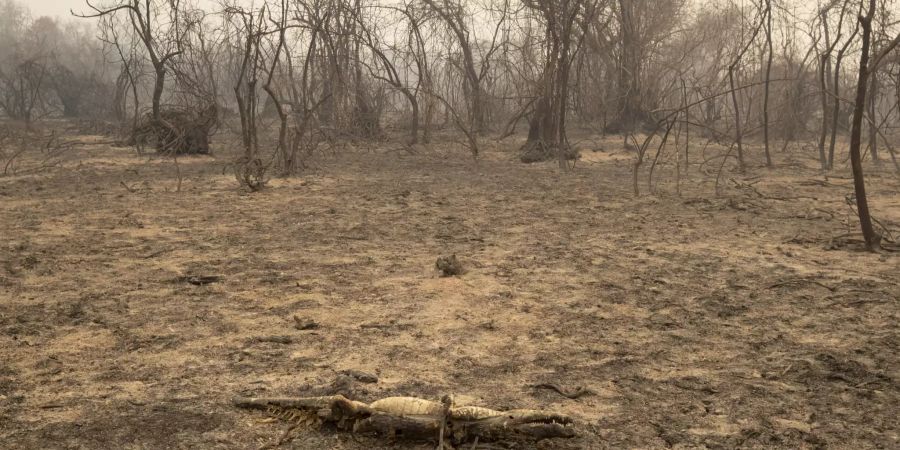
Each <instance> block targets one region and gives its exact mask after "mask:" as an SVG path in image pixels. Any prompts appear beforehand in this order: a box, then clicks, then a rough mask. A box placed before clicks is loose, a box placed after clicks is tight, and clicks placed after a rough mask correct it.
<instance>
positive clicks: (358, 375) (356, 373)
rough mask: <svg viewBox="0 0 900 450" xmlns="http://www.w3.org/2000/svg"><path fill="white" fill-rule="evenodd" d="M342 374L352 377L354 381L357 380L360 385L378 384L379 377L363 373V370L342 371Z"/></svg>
mask: <svg viewBox="0 0 900 450" xmlns="http://www.w3.org/2000/svg"><path fill="white" fill-rule="evenodd" d="M341 373H342V374H344V375H347V376H349V377H351V378H353V379H354V380H356V381H359V382H360V383H366V384H371V383H377V382H378V376H377V375H373V374H371V373H368V372H363V371H361V370H356V369H347V370H343V371H341Z"/></svg>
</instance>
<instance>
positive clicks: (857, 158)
mask: <svg viewBox="0 0 900 450" xmlns="http://www.w3.org/2000/svg"><path fill="white" fill-rule="evenodd" d="M874 15H875V0H869V10H868V13H867V14H866V15H865V16H860V17H859V24H860V25H861V26H862V29H863V35H862V52H861V54H860V57H859V77H858V79H857V82H856V104H855V105H854V108H853V122H852V127H851V128H850V164H851V166H852V167H853V186H854V189H855V191H856V206H857V211H858V212H859V224H860V227H861V228H862V234H863V238H864V239H865V241H866V248H867V249H868V250H869V251H875V250H876V249H878V247H879V244H880V241H881V238H880V236H878V235H877V234H876V233H875V228H874V227H873V225H872V217H871V215H870V214H869V202H868V199H867V198H866V183H865V179H864V178H863V168H862V156H861V154H860V141H861V138H862V120H863V113H864V112H865V107H866V89H867V88H868V86H869V82H868V78H869V67H868V66H869V45H870V42H869V41H870V40H871V37H872V17H873V16H874Z"/></svg>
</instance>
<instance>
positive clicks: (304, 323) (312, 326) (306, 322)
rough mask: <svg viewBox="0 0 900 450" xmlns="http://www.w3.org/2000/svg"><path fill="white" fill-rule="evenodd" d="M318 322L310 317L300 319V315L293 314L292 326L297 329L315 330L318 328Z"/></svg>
mask: <svg viewBox="0 0 900 450" xmlns="http://www.w3.org/2000/svg"><path fill="white" fill-rule="evenodd" d="M319 326H320V325H319V323H318V322H316V321H314V320H310V319H301V318H300V317H297V316H294V328H296V329H298V330H301V331H303V330H317V329H319Z"/></svg>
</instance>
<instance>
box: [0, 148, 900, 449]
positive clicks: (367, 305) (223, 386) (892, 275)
mask: <svg viewBox="0 0 900 450" xmlns="http://www.w3.org/2000/svg"><path fill="white" fill-rule="evenodd" d="M515 147H516V146H515V145H514V144H512V143H510V144H508V145H506V147H505V148H503V149H500V148H492V149H489V150H488V152H487V155H486V156H485V158H484V159H483V160H482V161H480V162H479V163H478V164H475V163H473V162H472V161H471V160H466V159H464V158H463V157H462V154H463V151H461V150H458V149H455V150H452V151H451V150H446V151H444V152H441V151H439V150H440V147H439V146H436V148H437V149H435V148H432V149H430V150H422V151H420V152H419V153H418V154H406V153H403V152H387V151H368V152H364V151H348V152H347V153H346V154H344V155H343V156H331V157H329V158H327V159H324V160H323V161H321V162H319V163H318V164H319V170H318V171H317V173H316V174H309V175H306V176H303V177H299V178H296V179H287V180H274V181H272V182H271V187H270V188H268V189H266V190H265V191H263V192H260V193H254V194H248V193H245V192H241V191H240V190H239V189H238V188H237V187H236V183H235V181H234V179H233V177H231V176H227V175H222V163H223V162H224V161H226V160H227V157H220V158H219V159H215V158H212V157H209V158H184V159H182V160H181V170H182V172H183V173H184V177H185V178H184V181H183V186H182V192H178V193H176V192H173V189H174V186H175V180H174V178H173V177H174V173H175V172H174V169H173V166H172V163H171V162H168V161H159V160H152V161H146V160H142V159H140V158H138V157H136V156H134V155H133V154H131V153H129V152H128V151H127V150H125V149H113V148H109V147H106V146H102V145H87V146H85V147H82V148H80V149H79V150H78V153H73V154H72V155H70V159H69V160H68V161H67V162H65V163H64V165H63V166H61V167H59V168H55V169H51V170H48V171H46V172H45V173H42V174H39V175H30V176H13V177H6V178H0V209H2V215H0V236H2V246H0V252H2V253H0V442H2V443H3V444H2V446H3V447H5V448H35V449H36V448H41V449H45V448H133V449H138V448H140V449H143V448H147V449H156V448H255V447H257V446H260V445H263V444H266V443H272V442H274V441H275V440H276V439H277V438H278V437H279V436H280V435H281V434H282V432H283V430H284V428H285V426H284V425H283V424H277V423H263V422H262V421H261V419H263V418H264V417H265V416H264V415H262V414H260V413H256V412H249V411H244V410H238V409H236V408H234V407H232V405H231V403H230V401H231V397H232V396H234V395H246V396H300V395H310V394H312V395H315V394H325V393H345V394H346V395H351V396H353V397H355V398H357V399H360V400H363V401H372V400H375V399H377V398H381V397H384V396H389V395H411V396H419V397H423V398H431V399H437V398H440V396H441V395H443V394H446V393H455V394H458V395H460V396H461V397H462V398H464V399H466V400H467V401H468V402H471V403H473V404H477V405H483V406H489V407H493V408H535V409H547V410H554V411H557V412H561V413H565V414H569V415H572V416H574V417H576V418H577V419H578V420H579V424H578V429H579V437H577V438H575V439H571V440H555V441H543V442H539V443H537V444H533V446H534V447H537V448H543V449H576V448H597V449H602V448H667V447H673V448H735V447H741V448H854V449H863V448H897V447H900V358H898V354H900V331H898V327H897V323H898V315H900V287H898V286H900V257H898V255H897V254H891V253H884V254H875V255H873V254H867V253H864V252H860V251H858V250H856V249H854V248H851V247H847V246H835V245H834V244H833V243H830V241H831V238H832V237H833V236H837V235H840V234H844V233H846V232H848V231H854V230H855V228H852V227H854V226H855V224H854V222H853V220H852V217H851V216H850V212H849V211H848V208H847V205H846V203H845V201H844V197H845V195H847V194H848V193H850V192H851V184H850V180H848V179H846V178H829V179H825V178H823V177H822V176H821V175H819V174H817V172H816V171H815V170H813V169H812V166H813V162H812V161H809V160H808V159H807V158H806V157H803V158H801V157H799V156H796V155H785V154H778V155H776V156H777V159H778V161H779V162H780V163H783V164H782V166H781V167H780V168H778V169H776V170H774V171H767V170H764V169H754V170H753V171H752V172H751V174H749V175H744V176H741V177H738V176H736V175H728V176H726V177H725V178H723V180H722V193H721V195H720V196H716V195H715V189H714V186H713V182H714V177H709V176H706V175H701V174H700V173H699V172H698V171H697V168H696V167H694V168H692V171H691V173H690V174H689V176H688V177H686V178H685V177H682V178H683V179H682V186H681V190H682V192H681V196H676V195H675V194H674V184H673V182H674V174H673V173H674V171H673V170H672V169H671V167H669V168H666V167H663V168H658V169H657V170H658V171H659V172H658V173H659V174H660V178H659V180H660V184H659V185H658V190H659V192H658V193H657V195H655V196H649V195H645V196H642V197H640V198H634V197H633V196H632V195H631V194H630V189H631V188H630V186H631V176H630V172H629V171H630V161H631V159H630V158H631V157H630V156H623V155H619V156H616V155H615V154H611V153H593V154H587V155H585V161H582V162H580V163H579V164H578V165H577V166H576V169H575V170H574V172H573V173H571V174H568V175H560V174H559V173H558V171H557V170H556V169H555V167H554V164H555V163H548V164H545V165H532V166H524V165H520V164H518V163H515V162H513V159H514V157H515V154H514V153H513V149H514V148H515ZM797 161H800V162H799V163H798V162H797ZM844 172H845V173H849V171H844ZM729 178H733V179H734V181H730V180H729ZM644 179H645V178H642V180H644ZM869 182H870V191H871V194H872V201H873V211H874V212H875V214H876V215H877V217H878V218H879V220H880V221H881V222H882V223H884V224H885V225H886V226H888V227H889V228H890V227H893V228H894V229H895V230H896V229H898V228H900V194H898V191H900V181H898V179H897V178H896V177H893V176H892V175H890V174H889V173H888V172H886V171H871V170H870V178H869ZM642 183H643V181H642ZM751 185H752V188H748V186H751ZM126 187H127V188H126ZM643 188H644V190H645V191H646V187H643ZM835 247H838V248H835ZM452 253H455V254H456V255H458V256H459V258H460V261H461V262H462V263H463V264H464V265H465V266H466V272H465V273H464V274H463V275H461V276H459V277H447V278H442V277H439V276H438V274H437V273H436V271H435V270H434V264H435V259H436V258H437V257H438V256H441V255H448V254H452ZM203 276H216V277H218V278H215V277H213V278H210V279H209V280H208V281H209V282H208V283H204V282H198V283H191V282H190V281H192V280H193V281H197V280H200V279H201V277H203ZM346 370H356V371H363V372H367V373H371V374H376V375H377V376H378V378H379V379H378V382H377V383H370V384H366V383H361V382H357V381H354V380H352V379H350V378H348V377H346V376H342V375H341V372H342V371H346ZM538 383H557V384H559V385H560V386H564V387H566V388H568V389H574V388H577V387H584V388H586V389H590V390H592V391H593V392H594V394H593V395H589V396H583V397H580V398H579V399H577V400H570V399H567V398H565V397H563V396H561V395H559V394H558V393H556V392H554V391H552V390H545V389H540V390H539V389H535V388H533V387H531V386H532V385H534V384H538ZM434 445H435V443H428V442H425V443H406V442H391V441H388V440H385V439H381V438H378V437H372V436H353V435H351V434H348V433H337V432H335V431H334V430H329V429H322V430H303V431H301V432H299V433H298V436H297V437H296V438H295V439H293V440H291V441H290V442H288V443H287V444H285V445H284V448H344V449H368V448H399V449H406V448H423V449H425V448H434ZM509 446H512V447H514V448H523V447H530V446H531V445H528V444H523V443H512V444H510V445H509Z"/></svg>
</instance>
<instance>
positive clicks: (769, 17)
mask: <svg viewBox="0 0 900 450" xmlns="http://www.w3.org/2000/svg"><path fill="white" fill-rule="evenodd" d="M766 47H767V49H768V54H769V55H768V60H767V61H766V84H765V94H764V99H763V140H764V141H765V146H766V167H772V154H771V153H770V152H769V84H770V83H771V80H772V60H773V59H774V58H775V51H774V49H773V48H772V0H766Z"/></svg>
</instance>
